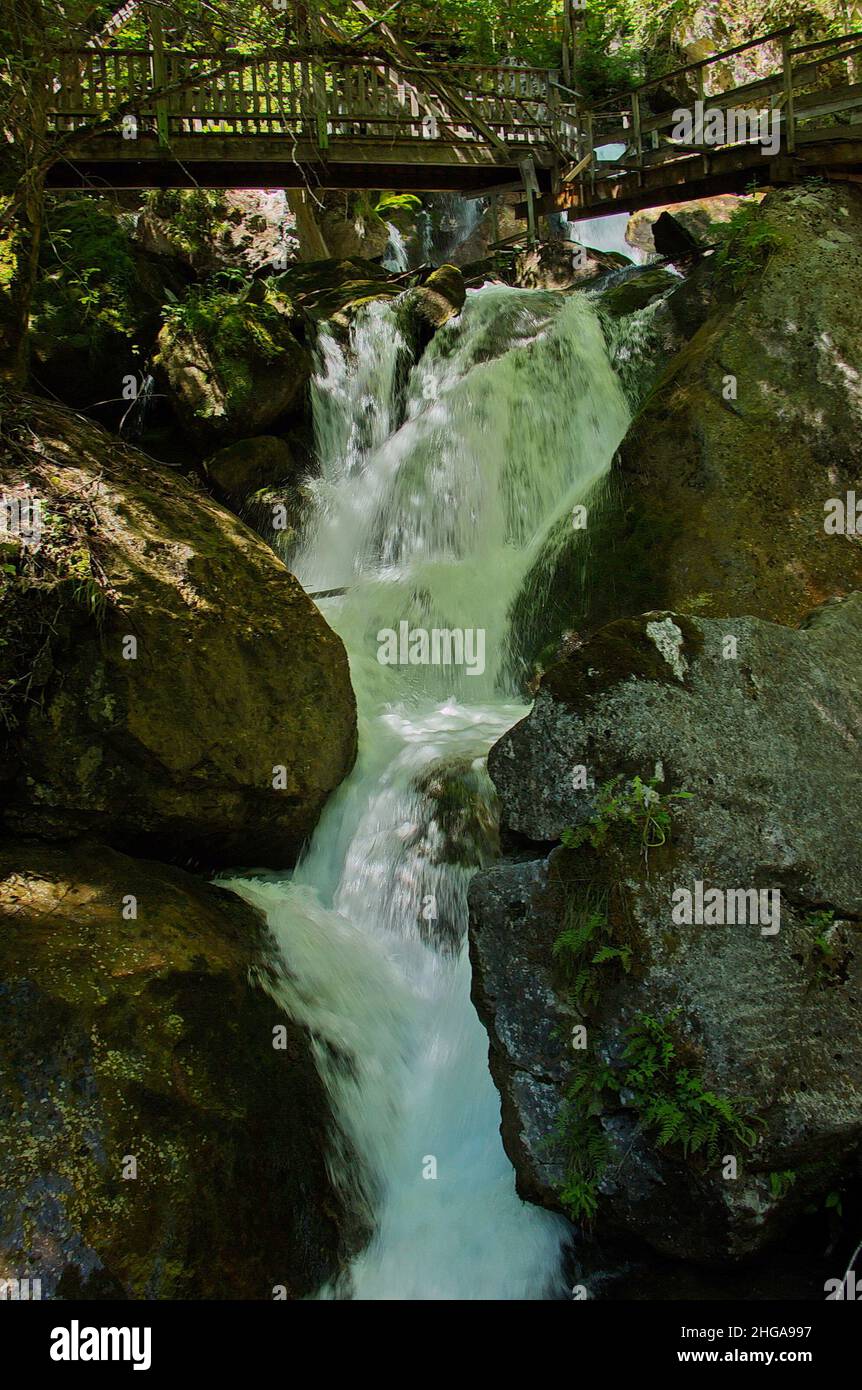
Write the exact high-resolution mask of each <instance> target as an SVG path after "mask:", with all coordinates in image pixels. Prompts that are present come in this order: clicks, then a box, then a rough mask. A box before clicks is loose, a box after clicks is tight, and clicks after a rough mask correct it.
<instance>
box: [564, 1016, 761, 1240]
mask: <svg viewBox="0 0 862 1390" xmlns="http://www.w3.org/2000/svg"><path fill="white" fill-rule="evenodd" d="M679 1013H680V1010H679V1009H674V1010H673V1011H672V1012H671V1013H669V1014H667V1015H665V1017H664V1018H661V1019H658V1018H654V1017H652V1016H651V1015H649V1014H645V1013H641V1014H639V1015H638V1017H637V1018H636V1020H635V1022H634V1023H633V1024H632V1026H631V1027H630V1028H628V1029H627V1031H626V1035H625V1036H626V1045H625V1047H624V1049H623V1052H622V1057H621V1064H620V1065H619V1066H618V1067H616V1068H614V1067H613V1066H611V1065H610V1064H608V1063H606V1062H601V1063H595V1062H587V1063H586V1064H585V1065H582V1066H581V1067H580V1068H579V1070H578V1072H577V1073H576V1075H575V1077H574V1079H573V1080H572V1082H571V1083H570V1085H569V1088H568V1090H567V1092H566V1097H565V1101H564V1104H563V1109H562V1112H561V1116H560V1120H559V1123H558V1126H557V1131H556V1136H555V1137H556V1140H557V1143H558V1144H559V1145H560V1146H561V1148H562V1150H563V1152H564V1153H565V1155H566V1178H565V1182H564V1184H563V1187H562V1189H561V1193H560V1196H561V1200H562V1202H563V1204H564V1205H565V1206H566V1208H567V1209H568V1211H569V1213H570V1214H571V1216H572V1219H573V1220H576V1221H579V1222H587V1223H588V1222H590V1221H591V1220H592V1219H593V1218H594V1217H595V1214H596V1210H597V1207H598V1196H599V1184H600V1182H601V1179H602V1177H603V1175H604V1173H605V1171H606V1169H607V1166H608V1163H609V1161H610V1147H609V1144H608V1141H607V1139H606V1137H605V1134H604V1130H603V1128H602V1124H601V1116H602V1114H603V1113H604V1112H605V1111H606V1110H607V1109H608V1106H609V1105H610V1104H613V1103H614V1099H613V1098H614V1097H617V1098H619V1097H620V1096H622V1095H623V1094H624V1095H625V1102H624V1103H625V1105H626V1107H627V1108H630V1109H633V1110H635V1111H636V1112H637V1114H638V1117H639V1123H640V1129H641V1131H642V1132H643V1133H645V1134H647V1135H649V1136H650V1137H651V1138H652V1139H653V1140H654V1142H655V1144H656V1146H657V1147H658V1148H672V1149H674V1150H676V1151H677V1152H678V1153H679V1154H681V1155H682V1157H683V1158H685V1159H692V1158H696V1157H697V1158H699V1159H700V1160H701V1161H702V1162H704V1163H705V1164H706V1165H707V1166H714V1165H715V1164H716V1163H717V1162H718V1161H719V1160H720V1158H721V1157H722V1155H723V1154H724V1153H727V1152H733V1150H734V1149H736V1150H739V1149H741V1148H742V1149H750V1148H751V1147H752V1146H753V1145H754V1143H755V1140H756V1137H757V1135H756V1130H755V1127H754V1124H753V1123H752V1121H751V1120H750V1118H748V1117H747V1116H746V1115H745V1114H744V1113H743V1109H744V1107H743V1108H742V1109H740V1108H737V1106H736V1105H734V1103H733V1102H732V1101H730V1100H728V1099H727V1098H726V1097H723V1096H719V1095H717V1094H716V1093H715V1092H714V1091H712V1090H710V1089H709V1087H707V1086H706V1085H705V1083H704V1081H703V1079H702V1078H701V1077H700V1076H699V1075H698V1073H697V1072H696V1071H695V1070H694V1069H693V1068H692V1066H691V1065H687V1064H686V1063H685V1062H684V1060H683V1058H682V1057H681V1056H680V1048H679V1044H678V1043H677V1041H676V1039H675V1037H674V1034H673V1031H672V1028H673V1025H674V1023H675V1021H676V1019H677V1017H678V1016H679ZM617 1103H619V1102H617ZM782 1176H786V1175H782Z"/></svg>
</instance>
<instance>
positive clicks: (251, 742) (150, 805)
mask: <svg viewBox="0 0 862 1390" xmlns="http://www.w3.org/2000/svg"><path fill="white" fill-rule="evenodd" d="M4 432H5V436H6V439H7V442H8V444H9V446H10V453H9V462H8V464H7V466H6V468H5V470H4V487H10V486H14V484H15V483H16V481H20V479H21V477H22V476H29V478H30V482H31V486H32V489H33V492H34V493H35V495H36V496H37V497H39V498H41V499H42V500H43V503H44V527H43V536H42V545H41V547H40V548H39V549H38V550H34V551H31V552H22V554H21V556H20V558H19V561H18V574H17V576H14V577H10V576H9V575H4V579H3V589H2V603H3V610H4V611H3V617H4V619H5V632H6V635H7V642H6V645H5V646H4V647H3V648H2V649H0V658H2V667H3V672H2V673H3V675H4V676H5V677H8V678H9V679H10V680H11V681H14V682H15V684H14V685H13V686H11V687H10V688H11V689H12V692H13V695H14V694H16V693H17V694H18V699H17V702H16V701H15V700H13V701H12V703H11V704H10V707H9V710H8V716H9V720H10V721H11V723H12V724H13V725H15V724H16V721H17V727H13V729H12V733H11V736H10V740H9V744H8V747H7V749H6V752H5V756H4V758H3V780H4V782H5V784H6V785H5V803H6V805H5V812H4V816H5V823H6V825H7V827H10V828H14V829H15V830H16V831H17V832H19V833H24V834H38V835H40V836H43V837H51V838H56V837H68V836H70V835H74V834H76V833H80V832H82V831H87V832H90V833H96V834H98V835H99V836H100V837H101V838H103V839H108V840H109V841H110V842H111V843H113V844H115V845H117V846H119V847H120V848H127V847H128V846H129V845H131V844H134V845H135V846H136V847H138V849H140V847H144V848H145V852H147V853H153V854H158V855H164V856H166V857H169V858H175V857H178V856H183V857H185V856H189V857H191V858H193V859H196V860H199V861H200V862H203V863H207V864H222V865H223V864H231V863H233V864H238V863H246V864H269V865H272V866H279V865H288V864H290V863H291V862H293V861H294V859H295V856H296V853H297V851H298V850H299V848H300V846H301V844H302V843H303V841H304V840H305V838H306V837H307V836H308V835H309V833H310V832H311V830H312V829H313V827H314V825H315V823H316V821H317V819H318V816H319V814H320V811H321V808H322V806H323V804H324V802H325V800H326V798H327V796H328V795H329V793H330V792H331V791H332V790H333V789H334V788H335V787H336V786H337V785H338V783H339V782H340V781H341V779H342V778H343V777H344V775H345V774H346V772H347V771H348V770H349V768H350V767H351V765H352V762H353V759H354V756H355V749H356V713H355V702H354V697H353V692H352V689H351V686H350V679H349V674H348V668H347V659H346V655H345V652H344V648H343V646H342V644H341V642H340V640H339V639H338V638H337V637H336V636H335V635H334V633H333V632H332V631H331V630H330V629H329V628H328V627H327V625H326V623H325V622H324V620H323V618H322V617H321V615H320V613H319V612H318V610H317V609H316V608H315V607H314V605H313V604H312V602H311V601H310V599H308V598H307V597H306V595H305V594H304V593H303V591H302V589H301V588H300V586H299V584H298V583H297V582H296V580H295V579H294V578H293V576H292V575H291V574H290V573H289V572H288V571H287V570H286V569H285V568H284V566H283V565H282V563H281V562H280V561H279V560H278V559H277V558H276V556H275V555H274V554H273V553H272V551H271V550H270V549H269V548H268V547H267V546H266V545H265V544H264V543H263V542H262V541H261V540H260V539H259V538H258V537H257V536H255V535H254V534H253V533H252V532H251V531H249V530H248V529H247V528H246V527H245V526H244V525H242V523H241V522H239V521H238V520H237V519H236V518H235V517H234V516H233V515H232V514H231V513H229V512H227V511H225V510H224V509H223V508H222V507H221V506H220V505H219V504H218V503H217V502H215V501H214V500H213V499H212V498H210V497H208V496H207V495H206V494H205V493H204V492H203V490H202V489H200V488H198V487H196V486H194V485H193V484H192V483H190V482H189V481H187V480H185V479H184V478H182V477H180V476H178V475H177V474H176V473H175V472H173V471H172V470H170V469H165V468H163V467H161V466H159V465H154V464H153V463H152V461H151V460H150V459H148V458H147V457H146V456H145V455H143V454H139V453H138V452H137V451H135V450H133V449H130V448H128V447H123V446H119V447H118V446H117V445H116V444H114V443H112V442H111V440H110V439H109V437H108V436H107V435H106V434H104V433H103V432H102V431H101V430H99V429H97V428H94V427H93V426H91V425H89V424H88V423H86V422H85V421H83V420H81V419H80V418H78V417H74V416H71V415H69V414H67V413H65V412H61V411H58V410H56V409H55V408H53V407H51V406H49V405H47V404H46V403H44V402H37V401H34V400H33V401H31V400H24V401H21V402H20V403H19V404H18V405H17V407H16V408H15V409H14V411H13V410H11V409H10V410H9V411H7V412H6V414H5V417H4Z"/></svg>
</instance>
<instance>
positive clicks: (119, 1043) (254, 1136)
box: [0, 843, 350, 1300]
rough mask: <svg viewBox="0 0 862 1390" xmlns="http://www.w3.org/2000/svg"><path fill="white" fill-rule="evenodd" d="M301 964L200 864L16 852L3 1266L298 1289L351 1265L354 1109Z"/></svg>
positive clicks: (1, 1129) (91, 1291) (20, 846)
mask: <svg viewBox="0 0 862 1390" xmlns="http://www.w3.org/2000/svg"><path fill="white" fill-rule="evenodd" d="M283 968H284V967H283V965H281V964H280V962H279V960H278V958H277V953H276V952H275V949H274V945H273V943H272V942H271V940H270V938H269V937H268V934H267V932H266V929H265V926H264V923H263V920H262V918H261V917H260V916H259V914H258V913H257V912H256V911H255V910H254V909H253V908H252V907H249V906H248V905H247V904H246V903H244V902H242V901H241V900H240V899H239V898H237V897H235V896H234V895H233V894H232V893H229V892H227V891H226V890H224V889H221V888H217V887H214V886H212V885H210V884H207V883H205V882H204V881H202V880H200V879H196V878H194V877H193V876H192V875H190V874H187V873H185V872H183V870H181V869H176V868H170V867H168V866H167V865H164V864H156V863H152V862H147V861H144V860H139V859H131V858H128V857H127V856H126V855H123V854H118V853H116V852H115V851H113V850H111V849H109V848H107V847H106V846H104V845H99V844H89V845H81V846H74V847H70V848H68V849H67V848H62V849H61V848H57V847H56V846H55V847H48V846H45V845H33V844H25V843H17V844H15V843H13V844H7V846H6V847H5V848H4V849H3V851H2V854H0V1004H2V1007H0V1044H2V1053H3V1058H4V1066H3V1071H2V1080H0V1140H2V1147H3V1154H4V1162H3V1170H2V1174H0V1266H2V1268H3V1269H4V1270H11V1271H14V1272H15V1273H17V1274H19V1275H20V1276H21V1277H30V1278H38V1279H41V1281H42V1297H43V1298H61V1299H62V1298H77V1297H85V1298H132V1299H147V1298H151V1299H162V1298H168V1299H260V1300H271V1299H272V1298H273V1296H274V1291H275V1289H276V1288H278V1286H281V1287H282V1288H283V1289H284V1294H285V1295H286V1296H287V1297H288V1298H299V1297H302V1296H304V1295H308V1294H311V1293H313V1292H314V1291H315V1289H316V1288H318V1287H319V1286H320V1285H321V1284H322V1283H324V1282H325V1281H326V1280H328V1279H330V1278H332V1277H334V1276H335V1275H336V1274H337V1273H338V1272H339V1270H340V1269H341V1267H342V1265H343V1263H344V1259H345V1255H346V1248H347V1244H348V1240H349V1239H350V1237H349V1235H348V1228H349V1225H350V1223H349V1221H348V1219H347V1215H346V1212H345V1208H344V1203H343V1200H342V1197H341V1196H340V1194H339V1193H338V1192H337V1191H336V1189H335V1188H334V1186H333V1182H332V1179H331V1177H330V1175H329V1172H328V1171H327V1161H326V1160H327V1151H328V1149H329V1147H330V1144H331V1143H332V1142H333V1140H334V1138H335V1135H334V1128H333V1126H334V1121H333V1118H332V1115H331V1113H330V1110H329V1105H328V1101H327V1098H326V1095H325V1092H324V1089H323V1086H322V1084H321V1081H320V1078H319V1076H318V1074H317V1071H316V1068H315V1064H314V1060H313V1057H312V1053H311V1047H310V1043H309V1038H308V1035H307V1034H306V1032H305V1031H304V1029H303V1028H301V1027H300V1026H298V1025H297V1024H296V1023H294V1022H293V1021H292V1019H291V1018H290V1017H289V1016H288V1014H286V1013H285V1011H284V1007H283V1006H282V1005H281V1004H280V1003H279V1001H278V992H279V978H280V972H281V970H283ZM275 1030H281V1031H280V1032H279V1033H278V1035H277V1036H278V1041H279V1046H275V1045H274V1039H275V1037H276V1032H275ZM282 1044H283V1045H282ZM338 1142H339V1145H340V1147H343V1144H344V1140H343V1137H339V1141H338ZM262 1194H263V1196H265V1201H262V1200H261V1196H262Z"/></svg>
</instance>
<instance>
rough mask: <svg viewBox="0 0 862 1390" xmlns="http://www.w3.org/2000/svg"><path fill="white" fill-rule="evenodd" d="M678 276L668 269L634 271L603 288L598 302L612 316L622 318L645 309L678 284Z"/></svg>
mask: <svg viewBox="0 0 862 1390" xmlns="http://www.w3.org/2000/svg"><path fill="white" fill-rule="evenodd" d="M679 283H680V281H679V276H678V275H672V274H671V273H670V271H668V270H643V271H636V272H635V273H633V274H632V275H631V276H630V277H629V278H628V279H626V280H623V282H622V283H621V284H619V285H612V286H611V288H610V289H608V290H605V292H604V293H603V294H602V295H601V297H600V299H599V304H600V305H601V307H602V309H603V310H604V312H605V313H606V314H610V316H611V317H612V318H615V319H617V318H624V317H625V316H626V315H627V314H635V313H637V312H638V310H639V309H645V308H646V306H647V305H648V304H651V303H652V301H653V300H654V299H657V298H658V297H659V295H663V294H667V293H668V291H671V290H675V289H676V288H677V287H678V286H679Z"/></svg>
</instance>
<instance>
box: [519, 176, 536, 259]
mask: <svg viewBox="0 0 862 1390" xmlns="http://www.w3.org/2000/svg"><path fill="white" fill-rule="evenodd" d="M519 167H520V170H521V179H522V180H523V184H524V192H525V193H526V195H527V240H528V242H529V243H530V245H531V246H532V245H533V243H534V242H535V240H536V201H535V195H536V194H537V193H538V192H539V181H538V179H537V178H536V170H535V168H534V166H533V161H532V159H530V158H529V157H528V158H527V159H522V160H521V162H520V166H519Z"/></svg>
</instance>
